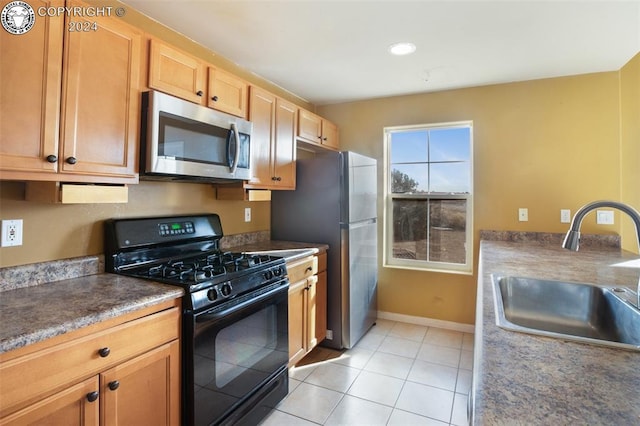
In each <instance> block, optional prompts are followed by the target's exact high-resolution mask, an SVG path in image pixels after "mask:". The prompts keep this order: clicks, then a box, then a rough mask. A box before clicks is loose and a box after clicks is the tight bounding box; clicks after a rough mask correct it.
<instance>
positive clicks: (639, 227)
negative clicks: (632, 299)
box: [562, 200, 640, 309]
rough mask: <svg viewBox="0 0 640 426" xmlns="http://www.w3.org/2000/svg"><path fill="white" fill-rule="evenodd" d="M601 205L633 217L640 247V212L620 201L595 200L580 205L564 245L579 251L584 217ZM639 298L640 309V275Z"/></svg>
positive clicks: (639, 283)
mask: <svg viewBox="0 0 640 426" xmlns="http://www.w3.org/2000/svg"><path fill="white" fill-rule="evenodd" d="M600 207H609V208H614V209H618V210H620V211H622V212H624V213H626V214H628V215H629V217H631V220H633V223H634V224H635V225H636V237H637V239H638V248H639V249H640V213H638V211H637V210H636V209H634V208H633V207H631V206H629V205H627V204H623V203H619V202H617V201H606V200H603V201H594V202H591V203H588V204H585V205H584V206H582V207H580V209H579V210H578V211H577V212H576V215H575V216H574V217H573V220H572V221H571V227H570V228H569V231H567V235H566V236H565V237H564V242H563V243H562V247H564V248H566V249H569V250H573V251H578V248H579V245H580V225H581V224H582V219H584V217H585V216H586V215H587V213H589V212H590V211H592V210H595V209H597V208H600ZM637 295H638V300H637V301H636V308H638V309H640V277H638V289H637Z"/></svg>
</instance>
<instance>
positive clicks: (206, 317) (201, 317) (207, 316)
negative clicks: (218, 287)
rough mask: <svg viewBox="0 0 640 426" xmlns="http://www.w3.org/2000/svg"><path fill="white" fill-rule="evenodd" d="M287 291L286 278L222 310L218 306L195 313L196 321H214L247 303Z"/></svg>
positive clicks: (257, 301) (240, 308)
mask: <svg viewBox="0 0 640 426" xmlns="http://www.w3.org/2000/svg"><path fill="white" fill-rule="evenodd" d="M288 291H289V282H288V280H287V284H286V285H280V286H278V287H276V288H274V289H272V290H269V291H267V292H265V293H262V294H259V295H258V296H254V297H247V299H246V300H242V301H241V302H239V303H237V304H235V303H234V304H233V305H232V306H230V307H229V308H227V309H222V310H217V309H219V308H213V309H211V310H209V311H205V312H203V313H201V314H197V315H196V322H204V321H214V320H218V319H220V318H223V317H226V316H227V315H231V314H234V313H236V312H238V311H241V310H243V309H245V308H246V307H247V306H249V305H253V304H255V303H259V302H262V301H264V300H267V299H269V298H272V297H275V296H277V295H278V294H279V293H282V292H284V293H288ZM212 311H215V312H213V313H211V312H212Z"/></svg>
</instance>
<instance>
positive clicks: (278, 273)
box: [273, 266, 282, 277]
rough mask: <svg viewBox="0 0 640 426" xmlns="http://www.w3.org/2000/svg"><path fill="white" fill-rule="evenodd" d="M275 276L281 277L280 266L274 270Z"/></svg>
mask: <svg viewBox="0 0 640 426" xmlns="http://www.w3.org/2000/svg"><path fill="white" fill-rule="evenodd" d="M273 275H275V276H276V277H279V276H280V275H282V268H281V267H279V266H278V268H277V269H274V270H273Z"/></svg>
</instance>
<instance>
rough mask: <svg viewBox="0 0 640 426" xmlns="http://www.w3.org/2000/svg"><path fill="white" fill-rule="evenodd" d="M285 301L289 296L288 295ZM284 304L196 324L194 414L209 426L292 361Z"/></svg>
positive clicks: (270, 305) (197, 422) (199, 420)
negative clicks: (216, 321) (289, 360)
mask: <svg viewBox="0 0 640 426" xmlns="http://www.w3.org/2000/svg"><path fill="white" fill-rule="evenodd" d="M285 297H286V293H285ZM286 306H287V304H286V300H285V301H283V302H280V303H277V304H268V305H266V306H262V307H261V308H260V309H258V310H255V311H254V312H253V313H251V314H248V315H247V314H246V313H245V314H233V315H232V316H233V317H234V318H225V319H224V321H219V322H220V323H221V324H216V323H215V322H214V321H211V322H208V321H206V319H203V318H202V317H199V318H198V319H197V320H196V330H195V331H196V332H195V347H194V351H195V354H194V394H195V395H194V396H195V401H194V409H195V420H196V422H195V423H196V424H197V425H198V424H209V423H210V422H211V421H212V419H216V418H219V417H220V416H223V415H224V414H225V413H226V412H228V411H229V410H230V409H231V408H232V407H233V406H234V405H236V404H237V403H239V402H241V400H242V399H243V398H245V397H246V396H247V395H249V394H251V393H252V392H254V391H255V390H256V389H257V388H258V387H259V386H260V385H261V384H263V383H265V382H266V381H267V380H268V379H269V378H270V377H272V376H273V375H274V373H276V372H277V371H278V370H279V369H281V368H282V366H283V365H286V364H287V361H288V356H289V355H288V352H289V351H288V325H287V324H288V323H287V308H286Z"/></svg>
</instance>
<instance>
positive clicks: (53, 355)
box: [0, 308, 180, 416]
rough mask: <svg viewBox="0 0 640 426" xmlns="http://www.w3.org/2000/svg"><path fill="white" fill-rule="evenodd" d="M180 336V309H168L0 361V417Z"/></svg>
mask: <svg viewBox="0 0 640 426" xmlns="http://www.w3.org/2000/svg"><path fill="white" fill-rule="evenodd" d="M179 336H180V310H179V309H178V308H171V309H168V310H165V311H162V312H158V313H156V314H153V315H148V316H145V317H142V318H139V319H136V320H133V321H130V322H126V323H124V324H120V325H118V326H116V327H112V328H108V329H106V330H103V331H100V332H97V333H95V334H91V335H88V336H84V337H82V338H79V339H75V340H71V341H68V342H65V343H61V344H59V345H56V346H52V347H51V348H48V349H45V350H42V351H38V352H35V353H32V354H29V355H25V356H22V357H18V358H15V359H13V360H10V361H7V362H3V363H2V364H0V395H2V397H1V398H0V416H4V415H6V414H8V413H10V412H12V411H15V410H16V409H18V408H21V407H23V406H25V405H27V404H29V403H30V402H33V401H35V400H37V399H40V398H42V397H43V396H45V395H47V394H50V393H52V392H54V391H57V390H59V389H61V388H62V387H66V386H68V385H69V384H72V383H74V382H77V381H80V380H84V379H85V378H87V377H89V376H91V375H93V374H97V373H99V372H101V371H104V370H105V369H107V368H110V367H112V366H114V365H115V364H117V363H120V362H122V361H124V360H127V359H130V358H132V357H134V356H136V355H139V354H141V353H144V352H146V351H148V350H150V349H153V348H155V347H158V346H160V345H162V344H164V343H166V342H169V341H172V340H175V339H177V338H179ZM105 348H108V354H106V356H101V355H100V351H101V350H103V349H104V350H103V351H102V352H103V355H105V352H107V350H106V349H105Z"/></svg>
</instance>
